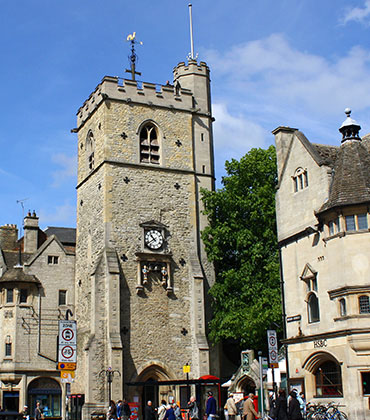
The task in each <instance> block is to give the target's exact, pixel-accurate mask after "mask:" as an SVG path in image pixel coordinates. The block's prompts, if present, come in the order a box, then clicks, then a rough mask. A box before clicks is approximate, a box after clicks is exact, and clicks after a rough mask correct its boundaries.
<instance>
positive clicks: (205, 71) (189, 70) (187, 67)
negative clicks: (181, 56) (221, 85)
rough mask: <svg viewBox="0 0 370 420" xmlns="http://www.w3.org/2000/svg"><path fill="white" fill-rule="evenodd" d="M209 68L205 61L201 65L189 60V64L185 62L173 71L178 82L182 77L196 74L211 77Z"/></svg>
mask: <svg viewBox="0 0 370 420" xmlns="http://www.w3.org/2000/svg"><path fill="white" fill-rule="evenodd" d="M209 73H210V72H209V67H208V66H207V64H206V63H205V62H204V61H201V62H200V63H199V64H198V63H197V61H196V60H189V62H188V64H185V63H184V62H183V61H182V62H181V63H179V64H178V65H177V66H176V67H175V68H174V69H173V75H174V80H175V81H176V80H177V79H178V78H179V77H181V76H186V75H188V74H189V75H190V74H196V75H201V76H206V77H209Z"/></svg>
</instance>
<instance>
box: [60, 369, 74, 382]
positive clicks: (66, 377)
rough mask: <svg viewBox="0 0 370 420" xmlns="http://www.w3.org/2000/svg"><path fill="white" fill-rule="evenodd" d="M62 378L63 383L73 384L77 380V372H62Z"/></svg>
mask: <svg viewBox="0 0 370 420" xmlns="http://www.w3.org/2000/svg"><path fill="white" fill-rule="evenodd" d="M60 378H61V381H62V383H71V382H74V380H75V372H74V371H73V370H71V371H69V370H62V371H61V372H60Z"/></svg>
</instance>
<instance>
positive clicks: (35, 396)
mask: <svg viewBox="0 0 370 420" xmlns="http://www.w3.org/2000/svg"><path fill="white" fill-rule="evenodd" d="M61 397H62V389H61V386H60V383H59V382H58V381H57V380H56V379H54V378H50V377H45V376H39V377H37V378H35V379H33V380H32V381H31V382H30V383H29V384H28V387H27V399H28V407H29V409H30V413H34V411H35V408H36V402H37V401H40V403H41V407H42V410H43V413H44V415H45V416H46V417H47V416H49V417H61V415H62V405H61V404H62V401H61Z"/></svg>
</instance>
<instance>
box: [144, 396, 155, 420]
mask: <svg viewBox="0 0 370 420" xmlns="http://www.w3.org/2000/svg"><path fill="white" fill-rule="evenodd" d="M144 420H155V411H154V408H153V406H152V402H151V401H150V400H149V401H148V402H147V403H146V406H145V409H144Z"/></svg>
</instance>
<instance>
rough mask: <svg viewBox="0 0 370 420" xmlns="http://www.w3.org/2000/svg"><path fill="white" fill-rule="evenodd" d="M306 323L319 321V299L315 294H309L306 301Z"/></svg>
mask: <svg viewBox="0 0 370 420" xmlns="http://www.w3.org/2000/svg"><path fill="white" fill-rule="evenodd" d="M307 310H308V322H310V323H311V322H318V321H320V310H319V299H318V297H317V296H316V294H315V293H311V294H310V295H309V297H308V300H307Z"/></svg>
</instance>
